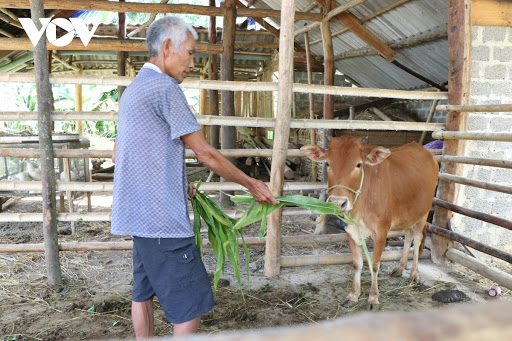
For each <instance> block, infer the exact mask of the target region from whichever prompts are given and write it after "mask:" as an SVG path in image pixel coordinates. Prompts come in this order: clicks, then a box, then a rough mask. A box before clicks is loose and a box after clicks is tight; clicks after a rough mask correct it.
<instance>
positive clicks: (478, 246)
mask: <svg viewBox="0 0 512 341" xmlns="http://www.w3.org/2000/svg"><path fill="white" fill-rule="evenodd" d="M427 231H430V232H432V236H434V235H441V236H443V237H444V238H447V239H450V240H452V241H456V242H459V243H461V244H463V245H466V246H469V247H471V248H473V249H475V250H477V251H480V252H483V253H485V254H488V255H490V256H493V257H496V258H499V259H501V260H504V261H505V262H508V263H511V264H512V254H510V253H507V252H505V251H502V250H499V249H496V248H494V247H491V246H488V245H485V244H484V243H481V242H478V241H476V240H473V239H471V238H468V237H465V236H463V235H461V234H459V233H456V232H453V231H450V230H448V229H446V228H442V227H439V226H437V225H435V224H430V223H427ZM445 253H446V252H445Z"/></svg>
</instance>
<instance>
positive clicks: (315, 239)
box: [0, 210, 403, 253]
mask: <svg viewBox="0 0 512 341" xmlns="http://www.w3.org/2000/svg"><path fill="white" fill-rule="evenodd" d="M285 212H286V210H285ZM283 213H284V212H283ZM399 235H400V234H396V235H392V234H389V235H388V238H396V237H398V236H399ZM401 235H402V236H403V233H402V234H401ZM266 239H267V238H265V237H263V238H262V239H259V238H258V237H245V238H244V240H245V244H246V245H247V246H263V245H265V242H266ZM347 240H348V238H347V235H346V234H341V233H340V234H324V235H302V236H283V238H282V242H283V244H286V245H303V244H330V243H339V242H344V241H347ZM238 243H239V245H242V239H240V238H239V239H238ZM203 247H211V244H210V243H209V241H208V240H203ZM132 249H133V242H131V241H130V242H71V243H59V250H60V251H116V250H132ZM43 251H44V244H0V253H14V252H43Z"/></svg>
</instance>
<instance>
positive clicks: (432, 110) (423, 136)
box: [418, 90, 439, 144]
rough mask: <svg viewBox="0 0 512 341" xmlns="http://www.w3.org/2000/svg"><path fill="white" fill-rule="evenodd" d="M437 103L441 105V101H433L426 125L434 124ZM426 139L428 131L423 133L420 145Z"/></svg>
mask: <svg viewBox="0 0 512 341" xmlns="http://www.w3.org/2000/svg"><path fill="white" fill-rule="evenodd" d="M438 91H439V90H438ZM437 103H439V100H437V99H435V100H433V101H432V106H431V107H430V112H429V113H428V116H427V120H426V123H430V122H432V118H434V114H435V112H436V108H437ZM425 137H427V131H424V132H422V133H421V137H420V140H419V142H418V143H419V144H423V142H424V141H425Z"/></svg>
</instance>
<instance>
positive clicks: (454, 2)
mask: <svg viewBox="0 0 512 341" xmlns="http://www.w3.org/2000/svg"><path fill="white" fill-rule="evenodd" d="M470 2H471V1H470V0H450V1H449V2H448V46H449V53H448V58H449V61H448V77H449V78H448V84H450V86H449V90H448V104H462V105H464V104H469V103H470V98H469V96H470V88H471V79H470V78H471V3H470ZM467 126H468V119H467V113H461V112H451V113H450V114H448V115H446V130H447V131H466V130H467ZM464 147H465V143H464V142H463V141H460V140H445V141H444V146H443V154H444V155H464ZM441 172H443V173H449V174H453V175H460V173H461V172H462V166H461V165H460V164H457V163H444V164H443V165H442V166H441ZM459 187H460V185H456V184H454V183H453V182H449V181H440V182H439V186H438V188H437V195H436V197H437V198H439V199H442V200H445V201H448V202H451V203H456V202H457V199H458V194H459ZM451 217H452V212H451V211H448V210H446V209H444V208H441V207H438V206H436V207H435V211H434V220H433V223H434V225H437V226H441V227H443V228H447V226H448V221H449V220H450V219H451ZM450 243H451V242H450V240H449V239H447V238H444V237H441V236H437V235H432V260H433V261H434V262H442V261H444V257H445V253H446V250H447V249H448V246H449V245H450Z"/></svg>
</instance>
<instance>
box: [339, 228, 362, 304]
mask: <svg viewBox="0 0 512 341" xmlns="http://www.w3.org/2000/svg"><path fill="white" fill-rule="evenodd" d="M347 237H348V242H349V244H350V250H351V251H352V259H353V265H354V278H353V280H352V290H351V291H350V292H349V294H348V295H347V297H345V299H344V300H343V302H341V305H342V306H344V307H346V308H350V307H353V306H355V305H356V304H357V300H358V299H359V295H361V271H362V270H363V247H362V246H361V245H357V243H356V242H355V241H354V239H352V237H351V236H350V234H348V233H347Z"/></svg>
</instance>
